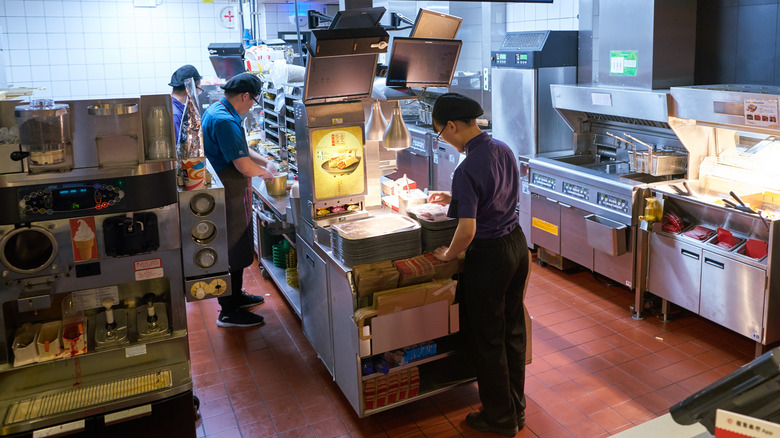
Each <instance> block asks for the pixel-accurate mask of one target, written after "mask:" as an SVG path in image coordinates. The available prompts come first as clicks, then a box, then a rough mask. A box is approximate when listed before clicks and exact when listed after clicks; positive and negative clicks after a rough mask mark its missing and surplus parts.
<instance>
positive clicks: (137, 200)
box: [0, 95, 195, 436]
mask: <svg viewBox="0 0 780 438" xmlns="http://www.w3.org/2000/svg"><path fill="white" fill-rule="evenodd" d="M15 119H16V121H17V123H18V125H19V132H20V145H19V146H18V147H15V148H12V150H11V153H10V154H9V155H5V154H4V155H3V156H0V162H2V163H3V164H4V165H3V166H2V168H3V169H11V168H12V169H16V170H15V171H12V172H6V173H3V174H0V273H1V274H2V279H1V280H0V305H1V306H2V312H0V387H1V388H3V389H2V391H0V436H3V435H12V434H17V433H25V434H27V433H35V434H43V435H41V436H48V435H46V434H52V433H53V431H55V430H71V431H74V432H75V431H80V432H82V433H83V434H85V435H87V436H88V435H94V436H104V435H105V434H107V433H110V432H111V433H113V432H116V431H117V430H118V429H121V430H123V431H124V432H125V433H128V431H130V430H136V429H135V428H136V427H137V428H139V429H140V428H141V424H140V423H139V422H138V421H136V420H133V418H135V417H136V416H134V415H132V414H131V413H129V412H130V411H133V410H136V411H139V412H140V411H143V412H145V414H144V416H145V417H146V416H152V418H155V417H156V416H157V417H159V416H161V415H171V412H173V411H175V412H176V416H178V417H176V418H174V419H173V420H174V421H172V422H173V423H174V424H176V429H175V431H176V435H177V436H181V435H182V434H185V435H191V436H194V435H195V432H194V413H193V410H192V392H191V391H192V378H191V375H190V367H189V351H188V343H187V323H186V310H185V307H184V291H183V286H184V275H183V268H182V259H181V248H182V245H181V241H180V234H179V224H180V221H179V209H178V199H177V187H176V169H175V162H174V161H171V159H172V157H173V156H174V154H173V141H172V140H173V128H172V127H171V125H172V124H171V123H170V120H171V100H170V96H168V95H153V96H142V97H140V98H135V99H110V100H81V101H68V102H60V103H56V104H55V103H53V102H51V101H49V102H31V103H30V104H29V105H19V106H17V107H16V109H15ZM150 148H152V149H150ZM166 149H167V151H166ZM3 150H4V151H6V150H8V149H3ZM150 150H153V151H154V153H153V154H152V155H151V156H150V154H149V153H148V151H150ZM161 151H162V152H165V153H161ZM161 157H167V158H161ZM152 158H154V159H152ZM8 162H11V163H18V164H19V165H13V166H5V164H7V163H8ZM162 406H166V408H162ZM170 406H174V407H176V408H173V411H172V410H171V408H170ZM133 412H135V411H133ZM163 412H167V414H163ZM118 419H119V420H118ZM120 420H121V421H120ZM147 420H148V419H147ZM119 423H122V425H121V426H117V425H118V424H119ZM190 427H191V429H192V430H191V431H189V430H187V429H189V428H190ZM112 431H113V432H112ZM157 432H160V433H164V432H163V431H157ZM170 432H171V433H173V430H171V431H170ZM190 432H191V433H190ZM139 433H140V432H139Z"/></svg>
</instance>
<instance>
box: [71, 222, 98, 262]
mask: <svg viewBox="0 0 780 438" xmlns="http://www.w3.org/2000/svg"><path fill="white" fill-rule="evenodd" d="M70 235H71V241H72V246H73V258H74V260H75V261H77V262H81V261H84V260H92V259H96V258H97V245H96V241H95V218H93V217H86V218H81V219H71V220H70Z"/></svg>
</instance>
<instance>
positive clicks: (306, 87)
mask: <svg viewBox="0 0 780 438" xmlns="http://www.w3.org/2000/svg"><path fill="white" fill-rule="evenodd" d="M357 56H361V57H362V56H365V57H366V58H365V59H366V60H365V61H364V62H365V63H366V64H368V63H369V61H368V59H369V58H371V61H370V62H371V66H372V68H371V71H372V74H371V76H370V77H368V76H367V82H368V83H367V86H366V88H365V90H364V92H362V93H354V94H341V95H337V96H327V97H322V96H317V97H309V90H310V87H309V84H310V82H311V72H312V70H313V69H312V68H311V67H312V64H313V63H314V64H316V63H317V62H318V61H319V60H323V59H330V58H346V57H347V56H309V62H308V64H307V66H306V75H305V77H304V86H303V103H305V104H316V103H329V102H344V101H347V100H356V99H362V98H364V97H368V96H370V95H371V92H372V91H373V88H374V77H375V75H374V72H375V71H376V61H377V57H378V56H377V54H375V53H365V54H360V55H349V56H348V57H349V58H355V57H357Z"/></svg>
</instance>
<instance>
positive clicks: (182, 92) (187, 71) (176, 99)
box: [168, 64, 203, 144]
mask: <svg viewBox="0 0 780 438" xmlns="http://www.w3.org/2000/svg"><path fill="white" fill-rule="evenodd" d="M189 78H192V79H194V80H195V88H200V80H201V79H203V77H202V76H201V75H200V73H198V69H197V68H195V67H193V66H191V65H189V64H187V65H183V66H181V67H179V68H178V69H176V71H175V72H173V74H172V75H171V82H170V83H168V85H169V86H171V87H173V90H172V91H171V98H172V99H171V101H172V102H173V135H174V138H175V140H176V144H179V130H180V129H181V118H182V116H183V115H184V105H185V104H186V103H187V89H186V88H185V87H184V81H186V80H187V79H189Z"/></svg>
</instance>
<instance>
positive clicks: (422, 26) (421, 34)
mask: <svg viewBox="0 0 780 438" xmlns="http://www.w3.org/2000/svg"><path fill="white" fill-rule="evenodd" d="M462 22H463V19H462V18H459V17H456V16H454V15H447V14H443V13H441V12H435V11H431V10H430V9H420V12H418V13H417V19H416V20H414V28H412V33H411V35H409V36H411V37H413V38H446V39H454V38H455V37H456V36H458V29H460V23H462Z"/></svg>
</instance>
